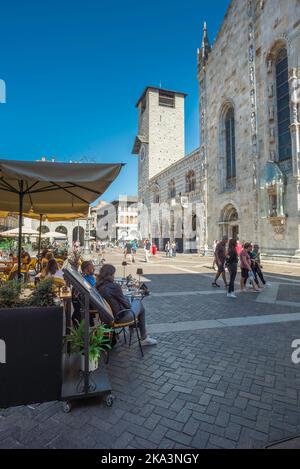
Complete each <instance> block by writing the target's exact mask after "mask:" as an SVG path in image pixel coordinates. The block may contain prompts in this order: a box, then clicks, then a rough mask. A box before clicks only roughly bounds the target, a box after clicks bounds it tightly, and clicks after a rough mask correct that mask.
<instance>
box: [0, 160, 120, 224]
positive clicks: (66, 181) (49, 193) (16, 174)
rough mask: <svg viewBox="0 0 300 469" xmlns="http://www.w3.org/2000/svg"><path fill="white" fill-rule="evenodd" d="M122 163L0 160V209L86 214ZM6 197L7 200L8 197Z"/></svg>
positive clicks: (113, 177)
mask: <svg viewBox="0 0 300 469" xmlns="http://www.w3.org/2000/svg"><path fill="white" fill-rule="evenodd" d="M121 167H122V164H90V163H88V164H86V163H52V162H45V161H38V162H36V161H13V160H0V200H1V203H0V209H1V210H2V211H8V212H19V204H20V194H22V199H23V200H22V202H23V206H22V211H23V212H29V211H30V209H31V210H33V211H34V212H35V213H36V214H51V213H52V214H61V213H64V214H66V213H70V214H72V213H73V214H74V213H75V212H76V213H81V214H85V215H86V214H87V212H88V207H89V204H90V203H92V202H94V201H95V200H96V199H97V198H98V197H100V196H101V195H102V194H103V192H105V190H106V189H107V188H108V187H109V186H110V184H111V183H112V182H113V181H114V180H115V178H116V177H117V176H118V174H119V172H120V170H121ZM8 194H9V197H8Z"/></svg>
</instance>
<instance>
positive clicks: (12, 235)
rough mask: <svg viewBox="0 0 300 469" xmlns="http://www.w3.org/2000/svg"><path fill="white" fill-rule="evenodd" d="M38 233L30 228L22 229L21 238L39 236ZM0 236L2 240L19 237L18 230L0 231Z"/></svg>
mask: <svg viewBox="0 0 300 469" xmlns="http://www.w3.org/2000/svg"><path fill="white" fill-rule="evenodd" d="M39 234H40V233H39V232H38V231H37V230H33V229H32V228H22V235H23V236H35V237H38V236H39ZM0 236H3V237H4V238H17V237H18V236H19V228H14V229H13V230H7V231H2V233H0Z"/></svg>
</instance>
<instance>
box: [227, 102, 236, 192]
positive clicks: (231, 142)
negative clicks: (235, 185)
mask: <svg viewBox="0 0 300 469" xmlns="http://www.w3.org/2000/svg"><path fill="white" fill-rule="evenodd" d="M234 125H235V124H234V110H233V108H232V107H230V108H229V109H228V111H227V113H226V115H225V139H226V180H227V182H229V183H230V182H231V181H232V180H233V179H234V178H235V177H236V165H235V127H234Z"/></svg>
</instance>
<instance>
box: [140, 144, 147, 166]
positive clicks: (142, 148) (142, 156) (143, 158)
mask: <svg viewBox="0 0 300 469" xmlns="http://www.w3.org/2000/svg"><path fill="white" fill-rule="evenodd" d="M140 158H141V162H142V163H143V161H144V160H145V158H146V148H145V147H144V145H142V147H141V151H140Z"/></svg>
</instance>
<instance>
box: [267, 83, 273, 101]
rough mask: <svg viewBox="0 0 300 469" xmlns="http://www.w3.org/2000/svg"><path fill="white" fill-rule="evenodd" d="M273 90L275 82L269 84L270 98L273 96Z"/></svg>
mask: <svg viewBox="0 0 300 469" xmlns="http://www.w3.org/2000/svg"><path fill="white" fill-rule="evenodd" d="M273 90H274V87H273V84H272V83H271V84H270V85H269V86H268V96H269V98H273Z"/></svg>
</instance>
